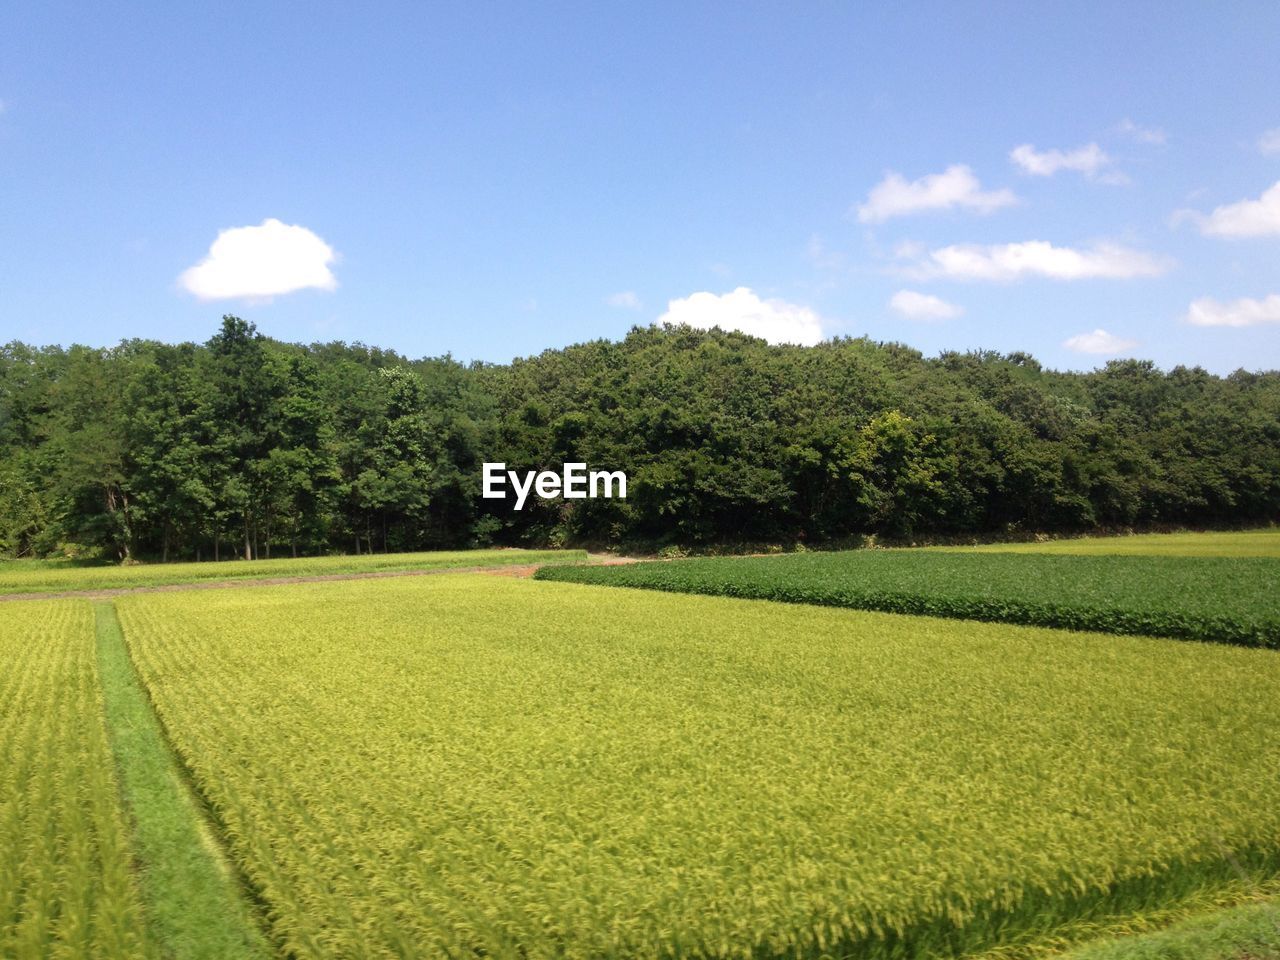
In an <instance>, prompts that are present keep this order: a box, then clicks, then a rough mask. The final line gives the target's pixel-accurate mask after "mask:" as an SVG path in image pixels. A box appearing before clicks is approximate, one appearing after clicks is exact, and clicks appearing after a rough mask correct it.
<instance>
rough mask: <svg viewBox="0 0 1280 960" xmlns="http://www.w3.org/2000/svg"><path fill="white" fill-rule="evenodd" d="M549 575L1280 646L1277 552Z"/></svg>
mask: <svg viewBox="0 0 1280 960" xmlns="http://www.w3.org/2000/svg"><path fill="white" fill-rule="evenodd" d="M537 576H538V577H539V578H540V579H543V580H558V581H569V582H574V583H591V584H598V585H605V586H612V587H640V588H644V589H650V590H669V591H675V592H680V593H701V594H710V595H715V596H732V597H750V598H755V599H764V600H778V601H783V602H786V603H809V604H820V605H824V606H834V607H853V608H858V609H864V610H881V611H885V612H890V613H910V614H926V615H930V616H946V617H959V618H962V619H968V620H986V621H1001V622H1008V623H1023V624H1032V625H1036V626H1047V627H1059V628H1070V629H1076V630H1097V631H1103V632H1108V633H1122V634H1152V635H1157V636H1168V637H1181V638H1184V639H1191V640H1208V641H1216V642H1221V643H1233V644H1240V645H1242V646H1259V647H1276V646H1280V589H1277V584H1280V560H1275V559H1271V558H1244V559H1230V558H1216V557H1108V556H1097V557H1075V556H1039V555H1030V554H1026V555H1009V554H1000V553H985V554H955V553H940V552H927V551H911V550H855V551H849V552H843V553H804V554H791V555H788V556H782V557H748V558H741V557H731V558H714V559H696V560H677V561H671V562H653V563H642V564H634V565H631V566H618V567H580V566H577V567H556V568H546V569H543V570H540V571H539V572H538V574H537Z"/></svg>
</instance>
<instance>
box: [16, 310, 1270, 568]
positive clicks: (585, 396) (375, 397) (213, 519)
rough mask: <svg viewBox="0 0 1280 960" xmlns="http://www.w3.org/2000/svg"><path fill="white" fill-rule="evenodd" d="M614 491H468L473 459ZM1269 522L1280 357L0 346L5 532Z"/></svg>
mask: <svg viewBox="0 0 1280 960" xmlns="http://www.w3.org/2000/svg"><path fill="white" fill-rule="evenodd" d="M497 460H500V461H504V462H505V463H507V465H508V467H509V468H511V469H520V470H544V469H550V470H558V469H559V468H560V465H561V464H562V463H564V462H566V461H581V462H586V463H588V464H589V465H590V466H591V467H592V468H593V469H594V468H607V469H610V470H616V469H620V470H624V471H625V472H626V473H627V476H628V480H629V483H628V487H629V496H628V498H627V499H626V500H617V499H614V500H604V499H601V500H574V501H564V500H551V501H542V500H536V499H531V500H530V502H529V503H528V504H526V505H525V507H524V509H523V510H520V511H515V510H513V509H512V504H510V503H503V502H501V501H494V500H485V499H482V498H481V496H480V476H481V464H482V462H484V461H497ZM1278 518H1280V373H1277V372H1265V373H1248V372H1245V371H1243V370H1241V371H1237V372H1235V373H1233V374H1231V375H1229V376H1227V377H1219V376H1215V375H1212V374H1210V373H1207V372H1206V371H1204V370H1202V369H1200V368H1187V367H1177V368H1175V369H1173V370H1170V371H1167V372H1166V371H1162V370H1159V369H1157V368H1156V367H1155V366H1154V365H1153V364H1152V363H1150V362H1148V361H1138V360H1115V361H1112V362H1110V363H1108V364H1107V365H1106V366H1105V367H1103V368H1101V369H1098V370H1095V371H1092V372H1089V373H1064V372H1057V371H1051V370H1045V369H1043V368H1042V367H1041V366H1040V364H1039V363H1037V362H1036V361H1035V360H1034V359H1033V358H1032V357H1030V356H1028V355H1026V354H1024V353H1012V354H1008V355H1002V354H999V353H995V352H985V351H983V352H968V353H954V352H952V353H944V354H941V355H940V356H938V357H924V356H923V355H922V354H921V353H920V352H918V351H916V350H913V349H911V348H908V347H905V346H903V345H901V344H896V343H878V342H874V341H871V340H868V339H865V338H838V339H835V340H831V341H828V342H825V343H822V344H819V345H818V346H814V347H792V346H771V345H769V344H767V343H765V342H764V341H762V340H758V339H755V338H752V337H748V336H745V335H743V334H739V333H725V332H722V331H719V330H712V331H702V330H692V329H689V328H687V327H636V328H634V329H633V330H632V331H631V332H630V333H629V334H628V335H627V336H626V337H625V338H624V339H623V340H621V341H619V342H611V341H607V340H597V341H592V342H590V343H585V344H579V345H576V346H572V347H568V348H565V349H561V350H548V351H546V352H544V353H542V354H540V355H538V356H536V357H530V358H525V359H519V360H516V361H514V362H512V363H510V364H481V363H472V364H463V363H459V362H458V361H456V360H454V359H452V358H451V357H448V356H444V357H437V358H427V359H420V360H410V359H408V358H405V357H403V356H400V355H399V354H396V353H395V352H393V351H389V350H381V349H377V348H373V347H367V346H364V345H362V344H345V343H317V344H311V345H301V344H291V343H282V342H279V341H276V340H273V339H270V338H268V337H265V336H263V335H261V334H260V333H259V332H258V331H257V330H256V329H255V328H254V326H253V325H252V324H250V323H247V322H245V321H244V320H242V319H240V318H237V317H232V316H228V317H224V318H223V321H222V324H221V327H220V329H219V330H218V331H217V333H215V334H214V335H213V337H211V338H210V339H209V340H208V341H207V342H206V343H204V344H194V343H183V344H178V345H170V344H164V343H158V342H155V341H146V340H129V341H126V342H123V343H121V344H120V345H119V346H116V347H112V348H107V349H95V348H88V347H82V346H73V347H70V348H62V347H33V346H28V345H25V344H21V343H10V344H8V345H6V346H4V347H0V555H4V556H10V557H41V556H56V555H82V556H105V557H111V558H119V559H131V558H136V559H155V560H176V559H183V560H204V559H225V558H229V557H270V556H281V555H294V556H296V555H307V554H317V553H328V552H370V551H394V550H412V549H432V548H446V547H462V546H477V545H487V544H522V545H564V544H599V545H605V544H614V545H624V546H632V547H635V546H644V547H649V548H653V547H660V546H663V545H682V546H697V545H709V544H726V543H752V542H753V543H774V542H777V543H805V544H813V545H818V544H822V543H839V542H844V541H846V540H849V539H850V538H854V537H858V536H864V535H868V534H875V535H878V536H881V537H888V538H911V537H942V536H970V535H972V536H988V535H993V534H998V535H1006V534H1009V533H1010V532H1018V531H1022V532H1028V533H1029V532H1033V531H1036V532H1038V531H1049V532H1054V531H1056V532H1083V531H1090V530H1097V529H1101V528H1116V527H1153V526H1159V525H1188V526H1223V525H1239V524H1248V523H1259V522H1275V521H1276V520H1277V519H1278Z"/></svg>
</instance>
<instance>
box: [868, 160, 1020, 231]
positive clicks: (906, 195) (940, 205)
mask: <svg viewBox="0 0 1280 960" xmlns="http://www.w3.org/2000/svg"><path fill="white" fill-rule="evenodd" d="M1017 202H1018V198H1017V197H1016V196H1014V194H1013V191H1012V190H989V191H984V190H983V189H982V184H981V183H979V182H978V178H977V177H975V176H974V175H973V171H972V170H970V169H969V168H968V167H966V166H964V165H962V164H956V165H954V166H950V167H947V169H946V170H944V171H943V172H942V173H932V174H929V175H928V176H926V177H921V178H920V179H919V180H912V181H911V182H910V183H908V182H907V181H906V180H905V179H904V178H903V176H902V175H901V174H899V173H893V172H890V173H887V174H886V175H885V178H884V179H883V180H881V181H880V182H879V183H878V184H876V185H875V186H874V187H872V188H871V192H870V193H868V194H867V201H866V203H864V204H862V205H861V206H859V207H858V210H857V212H858V222H859V223H883V222H884V221H886V220H889V219H891V218H893V217H903V216H909V215H911V214H917V213H927V212H929V211H933V210H950V209H953V208H955V207H961V208H964V209H967V210H974V211H976V212H978V213H991V212H992V211H994V210H999V209H1000V208H1001V207H1008V206H1012V205H1013V204H1015V203H1017Z"/></svg>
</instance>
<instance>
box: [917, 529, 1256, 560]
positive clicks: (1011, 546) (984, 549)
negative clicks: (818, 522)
mask: <svg viewBox="0 0 1280 960" xmlns="http://www.w3.org/2000/svg"><path fill="white" fill-rule="evenodd" d="M926 549H929V550H939V551H950V552H969V551H977V552H980V553H1065V554H1075V555H1077V556H1099V555H1102V556H1126V557H1280V527H1271V528H1269V529H1265V530H1241V531H1233V532H1228V533H1144V534H1135V535H1133V536H1127V537H1078V538H1076V539H1073V540H1045V541H1040V542H1035V543H986V544H982V545H981V546H977V547H928V548H926Z"/></svg>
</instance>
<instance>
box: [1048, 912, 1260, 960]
mask: <svg viewBox="0 0 1280 960" xmlns="http://www.w3.org/2000/svg"><path fill="white" fill-rule="evenodd" d="M1062 960H1280V901H1275V900H1272V901H1267V902H1264V903H1249V904H1244V905H1241V906H1237V907H1228V908H1225V909H1222V910H1217V911H1214V912H1212V913H1208V914H1204V915H1203V916H1198V917H1192V918H1190V919H1188V920H1184V921H1182V922H1181V923H1176V924H1174V925H1173V926H1171V927H1168V928H1166V929H1163V930H1156V931H1153V932H1151V933H1146V934H1139V935H1136V936H1130V937H1115V938H1112V939H1109V940H1103V941H1098V942H1095V943H1090V944H1085V945H1082V946H1079V947H1077V948H1075V949H1073V950H1070V951H1068V952H1067V953H1065V954H1063V955H1062Z"/></svg>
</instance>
